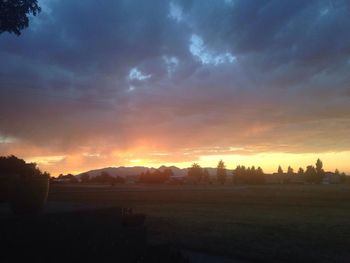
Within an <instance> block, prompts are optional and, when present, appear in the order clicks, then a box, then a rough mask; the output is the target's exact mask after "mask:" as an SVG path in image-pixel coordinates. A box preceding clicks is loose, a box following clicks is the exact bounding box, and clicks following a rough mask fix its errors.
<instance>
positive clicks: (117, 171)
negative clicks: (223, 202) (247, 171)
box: [77, 165, 232, 178]
mask: <svg viewBox="0 0 350 263" xmlns="http://www.w3.org/2000/svg"><path fill="white" fill-rule="evenodd" d="M156 169H159V170H160V171H163V170H165V169H171V170H172V171H173V173H174V176H176V177H184V176H187V168H178V167H176V166H164V165H163V166H160V167H159V168H153V167H151V168H149V167H145V166H134V167H124V166H121V167H107V168H101V169H96V170H90V171H86V172H84V173H88V174H89V175H90V176H91V177H95V176H97V175H100V174H101V173H102V172H107V173H108V174H110V175H111V176H113V177H118V176H119V177H123V178H125V177H134V176H138V175H140V174H141V173H143V172H146V171H147V170H149V171H150V172H153V171H155V170H156ZM205 169H207V170H208V172H209V175H210V176H215V175H216V168H205ZM84 173H81V174H78V175H77V177H78V178H79V177H80V176H81V175H82V174H84ZM227 174H228V175H231V174H232V170H229V169H227Z"/></svg>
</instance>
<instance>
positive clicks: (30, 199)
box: [0, 156, 50, 214]
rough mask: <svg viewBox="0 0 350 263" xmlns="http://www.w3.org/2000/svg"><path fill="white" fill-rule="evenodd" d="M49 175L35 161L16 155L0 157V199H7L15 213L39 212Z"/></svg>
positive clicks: (47, 186) (44, 196)
mask: <svg viewBox="0 0 350 263" xmlns="http://www.w3.org/2000/svg"><path fill="white" fill-rule="evenodd" d="M49 177H50V175H49V174H48V173H46V172H45V173H42V172H41V171H40V170H39V169H38V168H37V166H36V164H35V163H26V162H25V161H24V160H22V159H19V158H17V157H16V156H8V157H0V188H1V189H0V190H1V194H0V195H1V196H0V199H1V200H2V201H8V202H9V204H10V207H11V209H12V210H13V212H15V213H18V214H22V213H23V214H24V213H36V212H39V211H40V210H41V209H42V208H43V206H44V204H45V202H46V198H47V194H48V189H49Z"/></svg>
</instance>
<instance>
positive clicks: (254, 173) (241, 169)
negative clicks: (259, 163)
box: [233, 165, 265, 184]
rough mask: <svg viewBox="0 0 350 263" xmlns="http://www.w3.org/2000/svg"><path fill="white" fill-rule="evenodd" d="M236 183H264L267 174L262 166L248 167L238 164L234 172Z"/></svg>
mask: <svg viewBox="0 0 350 263" xmlns="http://www.w3.org/2000/svg"><path fill="white" fill-rule="evenodd" d="M233 183H234V184H264V183H265V176H264V172H263V170H262V169H261V167H258V168H257V169H255V167H254V166H252V167H248V168H246V167H245V166H244V165H243V166H240V165H238V166H237V168H236V170H235V171H234V174H233Z"/></svg>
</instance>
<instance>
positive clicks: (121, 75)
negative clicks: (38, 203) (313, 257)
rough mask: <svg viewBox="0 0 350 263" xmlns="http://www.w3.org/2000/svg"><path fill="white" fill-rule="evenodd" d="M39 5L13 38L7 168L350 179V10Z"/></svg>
mask: <svg viewBox="0 0 350 263" xmlns="http://www.w3.org/2000/svg"><path fill="white" fill-rule="evenodd" d="M39 2H40V4H41V5H42V7H43V10H42V12H41V13H40V15H38V16H37V17H35V18H34V17H33V18H31V22H32V23H31V24H32V26H31V27H29V28H28V29H27V30H25V31H23V33H22V35H21V37H20V38H18V37H17V36H15V35H13V34H9V33H4V34H2V35H1V37H0V58H1V59H0V112H1V113H0V153H1V155H10V154H14V155H16V156H18V157H20V158H24V159H25V160H26V161H31V162H37V163H38V164H39V167H40V168H41V169H43V170H47V171H48V172H50V173H52V175H58V174H60V173H80V172H84V171H87V170H90V169H95V168H102V167H109V166H148V167H159V166H161V165H176V166H178V167H189V166H190V165H191V164H192V163H193V162H197V163H199V164H200V165H201V166H203V167H215V166H216V165H217V162H218V161H219V160H220V159H222V160H224V161H225V163H226V165H227V167H228V168H234V167H236V166H237V165H239V164H241V165H246V166H251V165H255V166H261V167H262V168H263V170H264V171H265V172H269V173H271V172H275V171H276V170H277V167H278V165H281V166H283V167H287V166H288V165H291V166H292V167H293V168H294V169H298V168H299V167H305V166H307V165H309V164H314V163H315V161H316V159H317V158H321V159H322V161H323V163H324V167H325V169H326V170H329V171H334V170H335V169H336V168H338V169H339V170H340V171H342V172H346V173H350V136H349V134H350V104H349V98H350V86H349V83H350V74H348V73H349V70H350V53H349V45H350V37H349V34H348V29H349V26H350V22H349V21H350V20H349V5H348V4H347V2H346V1H335V2H337V3H336V4H331V3H330V2H332V1H326V0H325V1H316V2H313V1H296V2H298V3H294V1H284V4H283V5H282V4H280V3H279V1H272V3H270V4H267V3H265V1H254V3H253V2H250V3H249V4H248V3H247V2H246V1H227V0H218V1H205V3H203V2H202V1H189V2H191V3H187V2H186V1H155V2H154V3H153V4H152V5H150V4H149V3H148V1H142V3H139V2H138V1H103V3H100V2H98V1H54V0H42V1H39ZM185 2H186V3H187V4H186V3H185ZM97 5H98V7H97ZM74 10H81V14H80V15H79V16H76V12H75V11H74ZM96 10H97V11H96ZM276 10H279V11H278V14H277V13H276ZM94 12H99V13H98V14H96V16H97V17H98V18H99V19H91V13H94ZM101 14H103V15H101ZM252 17H254V18H255V19H252ZM345 32H347V33H345ZM335 34H336V35H335ZM335 39H336V40H335ZM335 41H336V42H335Z"/></svg>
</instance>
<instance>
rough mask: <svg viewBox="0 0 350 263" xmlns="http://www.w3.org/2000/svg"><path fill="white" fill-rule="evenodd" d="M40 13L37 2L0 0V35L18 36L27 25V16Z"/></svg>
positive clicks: (33, 0)
mask: <svg viewBox="0 0 350 263" xmlns="http://www.w3.org/2000/svg"><path fill="white" fill-rule="evenodd" d="M40 11H41V8H40V6H39V4H38V1H37V0H0V34H1V33H3V32H9V33H15V34H16V35H20V34H21V30H23V29H25V28H26V27H28V25H29V17H28V16H29V15H34V16H36V15H37V14H38V13H39V12H40Z"/></svg>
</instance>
